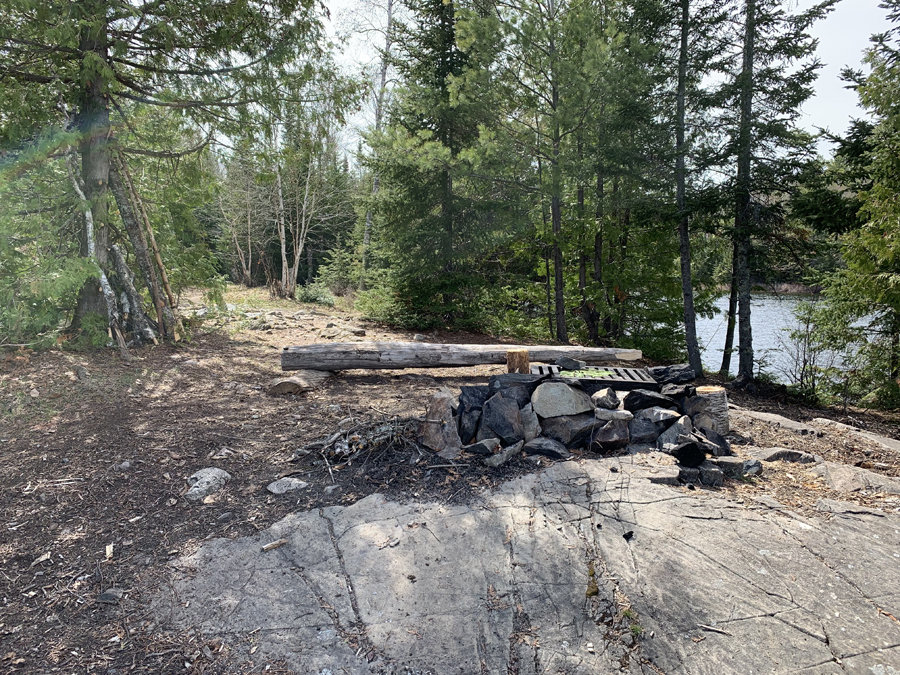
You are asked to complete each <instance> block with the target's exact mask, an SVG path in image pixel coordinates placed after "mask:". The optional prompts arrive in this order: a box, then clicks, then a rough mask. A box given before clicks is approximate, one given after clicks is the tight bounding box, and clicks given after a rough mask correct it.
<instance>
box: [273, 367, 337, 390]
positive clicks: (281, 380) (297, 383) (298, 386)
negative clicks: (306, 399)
mask: <svg viewBox="0 0 900 675" xmlns="http://www.w3.org/2000/svg"><path fill="white" fill-rule="evenodd" d="M329 377H331V372H329V371H327V370H298V371H296V372H294V373H293V374H291V376H290V377H276V378H275V379H274V380H272V381H271V382H269V384H268V386H267V387H266V393H267V394H269V396H284V395H286V394H301V393H303V392H305V391H312V390H313V389H317V388H318V387H320V386H321V385H322V383H323V382H325V380H327V379H328V378H329Z"/></svg>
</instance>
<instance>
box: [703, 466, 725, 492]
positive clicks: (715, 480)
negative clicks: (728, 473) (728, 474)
mask: <svg viewBox="0 0 900 675" xmlns="http://www.w3.org/2000/svg"><path fill="white" fill-rule="evenodd" d="M697 468H698V469H700V482H701V483H703V485H706V486H707V487H722V486H723V485H724V484H725V474H723V473H722V469H720V468H719V467H717V466H716V465H715V464H713V463H712V462H710V461H709V460H706V461H705V462H702V463H701V464H700V466H698V467H697Z"/></svg>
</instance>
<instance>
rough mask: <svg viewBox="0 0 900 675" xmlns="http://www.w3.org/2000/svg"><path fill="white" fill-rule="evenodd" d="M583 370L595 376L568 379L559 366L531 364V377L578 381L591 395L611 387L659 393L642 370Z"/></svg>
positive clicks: (652, 381) (600, 367)
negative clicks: (549, 376)
mask: <svg viewBox="0 0 900 675" xmlns="http://www.w3.org/2000/svg"><path fill="white" fill-rule="evenodd" d="M583 370H587V371H591V370H592V371H596V372H597V375H596V376H590V377H574V378H573V377H568V376H567V375H566V374H565V373H566V371H563V370H562V369H561V368H560V367H559V366H546V365H541V364H532V366H531V374H532V375H553V376H554V377H562V378H565V379H568V380H572V379H575V380H578V381H579V383H581V386H582V388H583V389H584V390H585V391H586V392H587V393H588V394H592V393H594V392H595V391H599V390H600V389H603V388H605V387H612V388H613V389H617V390H619V391H633V390H634V389H649V390H650V391H659V390H660V386H659V384H658V383H657V381H656V380H655V379H653V377H651V375H650V373H649V372H648V371H647V370H646V369H644V368H613V367H603V366H586V367H585V368H584V369H583Z"/></svg>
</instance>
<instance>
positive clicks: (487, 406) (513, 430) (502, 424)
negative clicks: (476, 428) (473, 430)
mask: <svg viewBox="0 0 900 675" xmlns="http://www.w3.org/2000/svg"><path fill="white" fill-rule="evenodd" d="M481 420H482V424H487V425H488V426H489V427H490V428H491V429H493V430H494V431H495V432H496V433H497V437H498V438H500V439H501V440H502V441H503V443H504V445H513V444H515V443H517V442H519V441H521V440H523V439H524V438H525V429H524V428H523V426H522V417H521V416H520V415H519V404H518V403H516V402H515V401H514V400H511V399H508V398H503V397H502V396H500V395H495V396H492V397H491V398H489V399H488V400H487V401H485V403H484V408H483V409H482V411H481Z"/></svg>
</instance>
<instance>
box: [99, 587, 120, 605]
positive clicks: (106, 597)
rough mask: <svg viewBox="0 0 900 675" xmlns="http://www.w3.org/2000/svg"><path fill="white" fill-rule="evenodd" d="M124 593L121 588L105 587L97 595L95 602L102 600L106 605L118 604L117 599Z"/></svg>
mask: <svg viewBox="0 0 900 675" xmlns="http://www.w3.org/2000/svg"><path fill="white" fill-rule="evenodd" d="M124 595H125V591H123V590H122V589H121V588H115V587H113V588H107V589H106V590H105V591H103V592H102V593H101V594H100V595H98V596H97V602H102V603H104V604H107V605H115V604H118V602H119V600H121V599H122V597H123V596H124Z"/></svg>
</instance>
